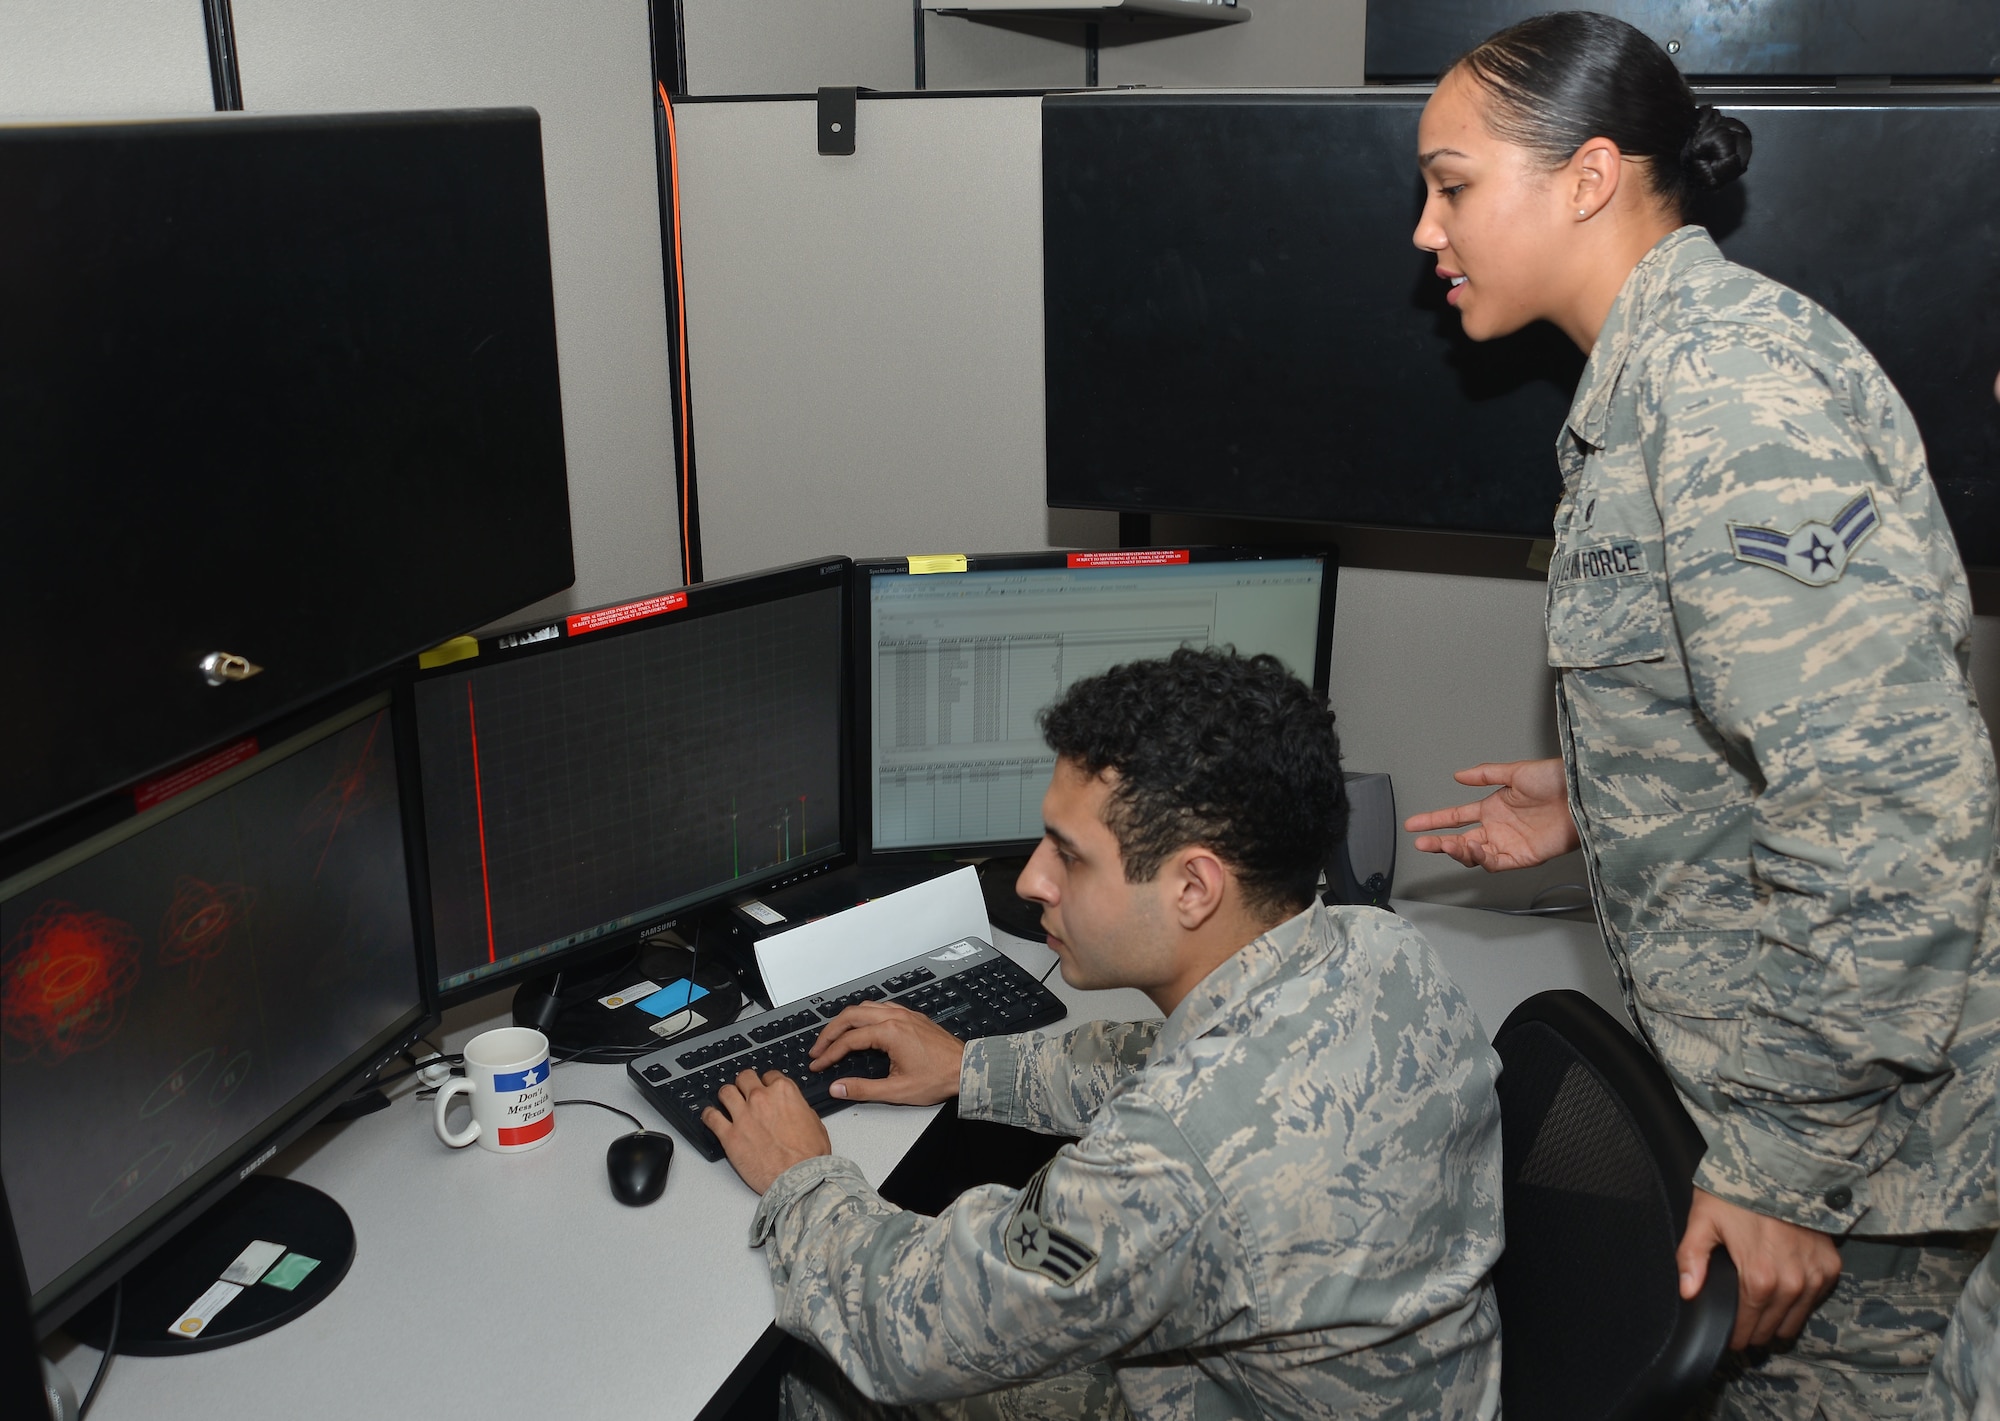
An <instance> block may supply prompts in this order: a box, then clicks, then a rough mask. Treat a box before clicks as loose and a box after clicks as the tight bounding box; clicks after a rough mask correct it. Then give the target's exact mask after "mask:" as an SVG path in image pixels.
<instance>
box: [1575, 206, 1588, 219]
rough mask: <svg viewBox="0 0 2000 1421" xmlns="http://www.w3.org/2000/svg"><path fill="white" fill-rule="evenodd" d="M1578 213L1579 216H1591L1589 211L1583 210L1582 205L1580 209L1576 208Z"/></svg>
mask: <svg viewBox="0 0 2000 1421" xmlns="http://www.w3.org/2000/svg"><path fill="white" fill-rule="evenodd" d="M1576 215H1577V216H1579V217H1588V216H1590V214H1589V213H1588V212H1586V211H1584V210H1583V209H1582V208H1581V207H1579V208H1578V209H1577V210H1576Z"/></svg>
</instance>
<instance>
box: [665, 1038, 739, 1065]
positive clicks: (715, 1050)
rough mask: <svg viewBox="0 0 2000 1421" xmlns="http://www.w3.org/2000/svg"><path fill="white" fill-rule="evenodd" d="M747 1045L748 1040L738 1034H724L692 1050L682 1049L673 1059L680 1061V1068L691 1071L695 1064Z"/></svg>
mask: <svg viewBox="0 0 2000 1421" xmlns="http://www.w3.org/2000/svg"><path fill="white" fill-rule="evenodd" d="M749 1045H750V1042H749V1041H748V1040H747V1039H746V1038H744V1037H742V1036H740V1035H739V1036H725V1037H724V1038H722V1039H721V1040H720V1041H710V1042H707V1043H706V1044H704V1045H701V1046H697V1047H695V1048H694V1049H693V1050H692V1051H683V1052H681V1054H680V1055H678V1056H676V1057H674V1059H675V1060H676V1061H678V1062H679V1063H680V1067H681V1069H682V1070H684V1071H691V1070H693V1069H694V1068H695V1067H696V1066H700V1065H705V1064H707V1063H708V1062H710V1061H714V1060H717V1059H719V1058H721V1057H723V1056H728V1055H732V1054H734V1053H735V1052H738V1051H742V1050H746V1049H748V1047H749Z"/></svg>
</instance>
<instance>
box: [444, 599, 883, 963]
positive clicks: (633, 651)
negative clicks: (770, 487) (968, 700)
mask: <svg viewBox="0 0 2000 1421" xmlns="http://www.w3.org/2000/svg"><path fill="white" fill-rule="evenodd" d="M837 567H838V569H839V574H838V575H827V576H824V577H814V576H811V575H810V573H811V571H812V570H810V569H808V570H807V574H808V575H806V576H804V577H801V576H799V575H797V574H795V573H794V574H779V575H775V578H776V580H775V581H769V580H760V579H754V578H753V579H746V580H744V581H743V582H740V583H738V584H735V585H734V586H727V585H725V586H724V587H722V588H720V589H713V590H708V589H701V588H693V589H689V591H688V592H687V593H685V594H679V593H676V594H670V595H669V596H667V597H663V598H656V599H649V601H650V602H653V603H658V604H660V605H661V606H662V607H663V608H665V610H660V611H656V612H653V613H651V614H649V615H647V616H645V617H644V618H641V619H635V620H634V621H632V622H630V623H628V624H622V625H618V626H616V627H615V628H613V629H607V630H592V628H591V624H590V622H589V620H588V618H589V616H590V615H592V614H584V615H583V616H581V617H572V618H569V619H568V622H569V624H570V625H569V626H568V627H566V628H564V629H563V630H564V631H565V634H564V635H562V636H560V637H559V638H558V637H552V638H551V639H550V640H549V641H547V642H546V643H544V644H540V645H529V646H528V647H526V648H525V649H524V652H523V654H517V655H514V656H504V655H503V656H501V657H500V658H499V659H498V660H496V661H493V662H492V663H491V664H486V665H481V664H480V662H483V661H486V660H487V658H486V657H485V656H482V657H480V658H479V660H478V661H473V662H466V663H461V665H459V666H455V667H453V668H451V669H450V671H449V672H447V674H444V675H440V676H436V677H433V678H431V679H427V680H423V681H420V682H419V683H418V684H417V687H416V693H415V694H416V709H417V733H418V745H419V755H420V759H421V761H422V766H423V791H424V817H425V838H426V840H427V843H428V847H429V855H430V878H431V898H432V916H433V922H434V925H435V930H436V935H437V956H438V972H439V987H440V989H441V990H443V991H445V992H453V991H456V990H457V989H459V988H463V987H466V986H468V985H470V984H473V983H481V984H487V985H499V984H500V982H501V981H502V980H505V979H506V978H507V977H512V976H518V975H520V972H519V970H518V969H522V968H527V967H534V968H537V969H540V970H553V968H554V965H555V964H553V963H551V962H549V961H548V959H550V958H552V957H554V956H555V955H556V954H560V953H563V952H566V951H568V950H570V949H581V948H584V947H586V946H589V945H594V944H600V943H605V942H606V941H607V940H609V939H610V938H612V937H613V936H614V935H616V934H618V933H620V932H621V931H623V930H626V929H632V928H637V927H642V926H644V925H646V924H648V923H651V922H653V921H656V920H658V919H660V918H663V917H665V916H668V915H671V914H673V913H675V912H676V911H678V910H680V909H682V908H685V907H688V906H691V905H693V904H696V903H698V902H702V901H705V900H707V899H709V898H712V897H714V896H715V895H716V894H718V893H720V892H726V891H727V890H729V889H730V888H731V887H732V886H733V885H742V886H746V887H747V886H752V885H753V884H754V883H755V882H757V881H759V880H765V881H768V879H769V878H770V877H771V876H772V875H773V874H775V873H780V872H783V871H785V870H788V869H795V868H798V867H801V866H803V865H806V864H808V863H812V862H816V861H819V860H822V859H826V858H829V857H832V856H833V855H835V854H837V853H838V852H840V850H841V847H842V845H841V803H840V780H841V728H842V697H843V693H844V688H843V682H842V670H841V644H842V637H843V632H844V618H843V597H844V588H843V587H842V586H841V582H842V579H843V577H844V573H845V570H846V563H845V562H844V560H843V561H842V562H840V563H838V564H837ZM503 974H504V975H503Z"/></svg>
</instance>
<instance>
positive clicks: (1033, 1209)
mask: <svg viewBox="0 0 2000 1421" xmlns="http://www.w3.org/2000/svg"><path fill="white" fill-rule="evenodd" d="M1051 1163H1053V1161H1051ZM1048 1172H1049V1166H1048V1165H1046V1164H1045V1165H1043V1166H1042V1167H1041V1168H1040V1169H1039V1170H1037V1171H1035V1177H1034V1178H1033V1179H1031V1180H1029V1181H1028V1187H1027V1188H1026V1189H1023V1190H1022V1191H1021V1197H1020V1199H1019V1200H1018V1201H1017V1202H1016V1203H1015V1205H1014V1217H1013V1218H1011V1219H1009V1220H1008V1221H1007V1261H1008V1262H1009V1263H1011V1264H1013V1265H1014V1266H1015V1267H1016V1268H1020V1269H1024V1270H1025V1271H1027V1272H1029V1273H1039V1274H1041V1275H1042V1276H1043V1277H1044V1278H1047V1279H1048V1280H1049V1281H1050V1282H1052V1283H1057V1284H1060V1285H1061V1286H1063V1287H1065V1288H1067V1287H1069V1286H1070V1285H1071V1284H1073V1283H1075V1282H1076V1280H1077V1279H1079V1278H1081V1277H1082V1276H1083V1275H1084V1274H1086V1273H1088V1272H1089V1271H1090V1270H1091V1268H1092V1267H1094V1266H1095V1265H1096V1263H1097V1250H1096V1249H1094V1248H1091V1247H1090V1246H1089V1245H1088V1244H1086V1243H1084V1242H1083V1240H1081V1239H1079V1238H1077V1237H1075V1236H1074V1235H1073V1234H1068V1233H1065V1232H1063V1230H1061V1229H1059V1228H1056V1227H1055V1226H1054V1225H1052V1224H1050V1223H1049V1222H1048V1221H1047V1220H1045V1219H1044V1218H1043V1217H1042V1214H1041V1208H1042V1182H1043V1179H1044V1177H1045V1176H1046V1175H1047V1174H1048Z"/></svg>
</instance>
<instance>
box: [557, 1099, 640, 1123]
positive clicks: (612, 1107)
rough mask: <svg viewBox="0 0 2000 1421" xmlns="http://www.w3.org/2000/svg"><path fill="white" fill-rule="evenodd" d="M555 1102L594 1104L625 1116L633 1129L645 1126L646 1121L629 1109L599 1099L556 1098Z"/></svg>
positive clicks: (558, 1103)
mask: <svg viewBox="0 0 2000 1421" xmlns="http://www.w3.org/2000/svg"><path fill="white" fill-rule="evenodd" d="M556 1104H557V1105H594V1106H596V1107H597V1108H598V1109H599V1110H608V1111H610V1112H611V1113H612V1114H613V1115H623V1116H624V1117H625V1118H626V1119H627V1120H630V1121H631V1122H632V1128H633V1129H635V1130H643V1129H645V1128H646V1122H645V1121H643V1120H641V1119H640V1118H639V1117H638V1116H636V1115H634V1114H633V1113H632V1112H631V1111H629V1110H621V1109H619V1108H618V1107H617V1106H615V1105H606V1104H605V1103H604V1102H603V1101H601V1100H558V1101H557V1102H556Z"/></svg>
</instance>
